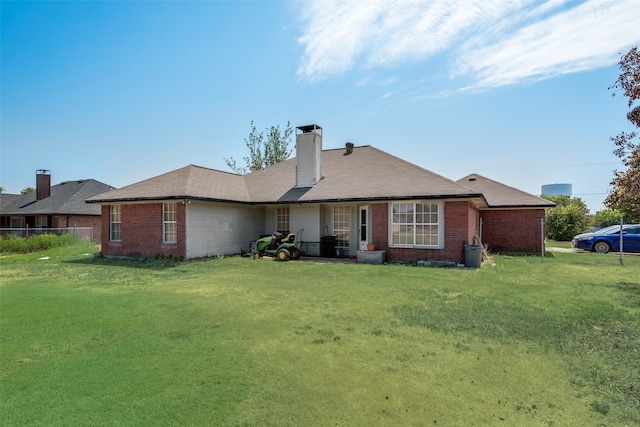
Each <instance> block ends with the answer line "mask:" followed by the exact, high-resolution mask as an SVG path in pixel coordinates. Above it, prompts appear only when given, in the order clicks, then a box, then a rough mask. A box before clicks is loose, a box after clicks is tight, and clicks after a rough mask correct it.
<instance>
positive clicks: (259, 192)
mask: <svg viewBox="0 0 640 427" xmlns="http://www.w3.org/2000/svg"><path fill="white" fill-rule="evenodd" d="M322 167H323V169H322V175H323V178H322V179H321V180H320V181H319V182H317V183H316V185H315V186H313V187H311V188H296V187H295V184H296V159H295V158H293V159H289V160H285V161H283V162H280V163H276V164H275V165H272V166H269V167H268V168H265V169H262V170H259V171H256V172H252V173H250V174H247V175H236V174H233V173H228V172H222V171H217V170H213V169H207V168H203V167H200V166H194V165H189V166H186V167H184V168H181V169H177V170H175V171H173V172H169V173H166V174H164V175H159V176H157V177H154V178H150V179H147V180H144V181H140V182H138V183H135V184H131V185H129V186H126V187H123V188H120V189H118V190H113V191H110V192H108V193H106V194H101V195H98V196H95V197H92V198H90V199H89V201H90V202H95V203H106V202H116V201H135V200H163V199H164V200H167V199H179V198H195V199H203V200H218V201H230V202H242V203H258V204H267V203H310V202H329V201H353V200H390V199H395V200H398V199H410V198H411V199H414V198H472V197H476V198H480V197H481V195H480V194H479V193H477V192H474V191H473V190H470V189H468V188H465V187H463V186H461V185H460V184H458V183H456V182H454V181H452V180H450V179H447V178H445V177H443V176H440V175H437V174H435V173H433V172H430V171H428V170H426V169H423V168H421V167H419V166H416V165H414V164H412V163H409V162H407V161H405V160H402V159H399V158H398V157H395V156H392V155H390V154H388V153H385V152H384V151H381V150H378V149H376V148H374V147H371V146H363V147H356V148H354V150H353V152H352V153H351V154H349V155H345V151H344V149H336V150H324V151H323V152H322Z"/></svg>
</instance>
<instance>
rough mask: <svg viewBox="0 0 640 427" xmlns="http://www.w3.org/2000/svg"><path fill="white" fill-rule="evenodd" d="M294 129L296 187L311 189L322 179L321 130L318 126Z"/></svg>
mask: <svg viewBox="0 0 640 427" xmlns="http://www.w3.org/2000/svg"><path fill="white" fill-rule="evenodd" d="M296 129H298V130H299V131H300V133H296V187H313V186H314V185H315V184H316V182H318V181H320V179H321V178H322V128H321V127H320V126H318V125H307V126H299V127H297V128H296Z"/></svg>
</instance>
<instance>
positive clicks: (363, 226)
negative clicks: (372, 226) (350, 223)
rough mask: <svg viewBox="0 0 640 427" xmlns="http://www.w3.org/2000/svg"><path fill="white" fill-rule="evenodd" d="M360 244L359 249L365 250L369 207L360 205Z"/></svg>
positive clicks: (367, 240)
mask: <svg viewBox="0 0 640 427" xmlns="http://www.w3.org/2000/svg"><path fill="white" fill-rule="evenodd" d="M359 218H360V219H359V221H360V233H359V235H360V245H359V248H360V250H361V251H365V250H367V243H369V207H368V206H360V215H359Z"/></svg>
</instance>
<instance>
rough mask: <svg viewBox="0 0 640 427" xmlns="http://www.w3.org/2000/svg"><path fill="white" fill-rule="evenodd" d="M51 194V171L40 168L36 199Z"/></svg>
mask: <svg viewBox="0 0 640 427" xmlns="http://www.w3.org/2000/svg"><path fill="white" fill-rule="evenodd" d="M49 196H51V171H49V170H46V169H38V170H37V171H36V200H42V199H46V198H47V197H49Z"/></svg>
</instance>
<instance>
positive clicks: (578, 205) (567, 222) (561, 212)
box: [542, 194, 590, 241]
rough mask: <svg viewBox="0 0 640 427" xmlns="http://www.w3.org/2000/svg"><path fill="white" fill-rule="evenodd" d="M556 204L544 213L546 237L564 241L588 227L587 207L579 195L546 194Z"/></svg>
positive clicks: (545, 197) (545, 196)
mask: <svg viewBox="0 0 640 427" xmlns="http://www.w3.org/2000/svg"><path fill="white" fill-rule="evenodd" d="M542 197H543V198H544V199H547V200H550V201H552V202H554V203H555V204H556V207H555V208H553V209H549V210H548V211H547V213H546V214H545V217H544V218H545V221H544V222H545V234H546V237H547V238H548V239H552V240H559V241H566V240H571V239H572V238H573V236H576V235H578V234H581V233H584V232H586V231H588V229H589V222H590V220H589V209H588V208H587V205H586V204H585V203H584V201H583V200H582V199H581V198H579V197H569V196H548V195H544V194H543V195H542Z"/></svg>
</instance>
